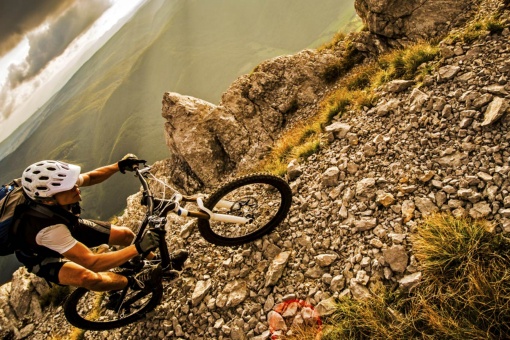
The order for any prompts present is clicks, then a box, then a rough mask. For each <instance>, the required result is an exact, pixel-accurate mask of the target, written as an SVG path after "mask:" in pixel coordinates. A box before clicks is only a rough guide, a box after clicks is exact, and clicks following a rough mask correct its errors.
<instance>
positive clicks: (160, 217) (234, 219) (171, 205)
mask: <svg viewBox="0 0 510 340" xmlns="http://www.w3.org/2000/svg"><path fill="white" fill-rule="evenodd" d="M150 170H151V167H150V166H145V167H144V168H142V169H139V168H138V167H134V171H135V176H136V177H138V179H139V180H140V183H141V184H142V188H143V198H142V204H143V205H146V206H147V212H146V214H145V217H144V220H143V221H142V223H141V224H140V225H139V227H138V230H136V231H135V234H136V237H135V239H134V241H133V242H136V241H138V240H140V239H141V237H142V236H143V234H144V232H145V230H146V229H147V227H149V229H150V230H151V231H153V232H156V233H158V234H159V236H160V238H159V239H160V242H159V251H160V255H161V266H162V268H163V270H166V269H167V268H168V267H169V266H170V253H169V251H168V246H167V244H166V241H165V234H166V230H165V225H166V222H167V218H166V215H167V214H168V213H169V212H173V213H175V214H177V215H178V216H182V217H194V218H201V219H207V220H211V221H220V222H227V223H237V224H246V223H250V222H252V219H249V218H245V217H239V216H232V215H226V214H216V213H213V212H212V211H211V210H209V209H207V208H205V207H204V203H203V196H202V195H195V196H186V195H181V194H179V193H176V194H174V195H173V196H172V198H170V199H168V200H160V199H157V198H155V197H154V195H153V193H152V191H151V189H150V187H149V184H148V183H147V180H146V177H147V176H148V175H149V174H150ZM180 202H196V204H197V205H198V207H199V209H200V211H190V210H187V209H184V208H182V207H181V206H180ZM156 204H157V206H158V207H159V206H162V207H163V208H162V209H161V210H160V211H158V212H156V214H155V213H154V210H155V206H156ZM234 204H235V203H234V202H229V201H226V200H220V201H219V202H218V204H217V205H216V206H217V207H220V208H227V209H230V208H231V207H232V206H234Z"/></svg>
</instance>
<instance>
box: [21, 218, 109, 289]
mask: <svg viewBox="0 0 510 340" xmlns="http://www.w3.org/2000/svg"><path fill="white" fill-rule="evenodd" d="M111 227H112V225H111V224H110V223H108V222H103V221H97V220H85V219H79V223H78V225H77V226H76V227H75V228H74V230H73V232H72V234H73V237H74V238H75V239H76V240H78V241H79V242H81V243H83V244H85V245H86V246H87V247H89V248H92V247H97V246H100V245H101V244H108V240H109V238H110V231H111ZM16 255H17V258H18V260H19V261H20V262H21V263H23V264H24V265H25V266H26V267H27V268H28V270H29V271H30V272H31V273H34V274H35V275H37V276H40V277H42V278H44V279H46V280H47V281H49V282H53V283H56V284H60V282H59V280H58V273H59V271H60V269H61V268H62V266H63V265H64V264H65V263H66V262H68V261H67V260H64V259H63V258H59V257H42V256H37V255H36V257H35V258H34V257H29V256H27V255H26V254H25V253H23V252H19V253H16Z"/></svg>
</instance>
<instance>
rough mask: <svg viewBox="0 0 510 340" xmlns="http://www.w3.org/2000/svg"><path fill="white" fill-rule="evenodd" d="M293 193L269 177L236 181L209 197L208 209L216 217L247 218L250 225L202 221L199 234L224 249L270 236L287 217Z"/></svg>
mask: <svg viewBox="0 0 510 340" xmlns="http://www.w3.org/2000/svg"><path fill="white" fill-rule="evenodd" d="M291 203H292V191H291V189H290V187H289V185H288V184H287V182H285V181H284V180H283V179H281V178H280V177H277V176H273V175H269V174H254V175H248V176H244V177H241V178H238V179H236V180H233V181H231V182H229V183H227V184H225V185H224V186H222V187H221V188H219V189H218V190H217V191H216V192H214V193H213V194H212V195H210V196H209V198H208V199H207V201H205V202H204V206H205V207H206V208H207V209H209V210H211V211H212V212H213V213H216V214H226V215H233V216H240V217H244V218H246V219H248V220H249V222H248V223H246V224H236V223H227V222H220V221H212V220H205V219H199V220H198V230H199V231H200V234H201V235H202V236H203V237H204V238H205V239H206V240H207V241H208V242H211V243H213V244H216V245H220V246H237V245H241V244H245V243H248V242H251V241H254V240H256V239H258V238H260V237H262V236H264V235H266V234H268V233H270V232H271V231H272V230H273V229H274V228H276V226H277V225H278V224H280V223H281V222H282V221H283V220H284V219H285V217H286V216H287V214H288V212H289V209H290V205H291Z"/></svg>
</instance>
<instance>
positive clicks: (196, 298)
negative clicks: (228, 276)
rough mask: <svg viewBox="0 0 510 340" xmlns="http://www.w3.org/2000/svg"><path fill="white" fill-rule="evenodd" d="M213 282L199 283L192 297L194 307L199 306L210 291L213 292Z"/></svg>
mask: <svg viewBox="0 0 510 340" xmlns="http://www.w3.org/2000/svg"><path fill="white" fill-rule="evenodd" d="M211 287H212V282H211V280H207V281H198V282H197V284H196V286H195V290H194V291H193V294H192V295H191V303H192V305H193V306H197V305H198V304H199V303H200V302H201V301H202V299H203V298H204V297H205V296H206V295H207V293H208V292H209V290H211Z"/></svg>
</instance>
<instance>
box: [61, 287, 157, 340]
mask: <svg viewBox="0 0 510 340" xmlns="http://www.w3.org/2000/svg"><path fill="white" fill-rule="evenodd" d="M121 294H122V293H121V291H119V292H113V293H112V292H94V291H91V290H88V289H85V288H77V289H76V290H75V291H74V292H73V293H71V295H70V296H69V297H68V298H67V300H66V302H65V304H64V314H65V316H66V319H67V321H69V323H70V324H71V325H73V326H75V327H77V328H81V329H86V330H95V331H97V330H108V329H113V328H118V327H122V326H126V325H128V324H130V323H132V322H135V321H137V320H139V319H141V318H142V317H144V315H145V314H146V313H148V312H150V311H151V310H153V309H154V308H156V306H157V305H158V304H159V302H160V301H161V297H162V296H163V286H162V285H161V284H160V285H158V286H156V287H155V288H154V289H152V290H151V291H134V290H132V289H128V290H127V292H126V294H125V296H122V295H121Z"/></svg>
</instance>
